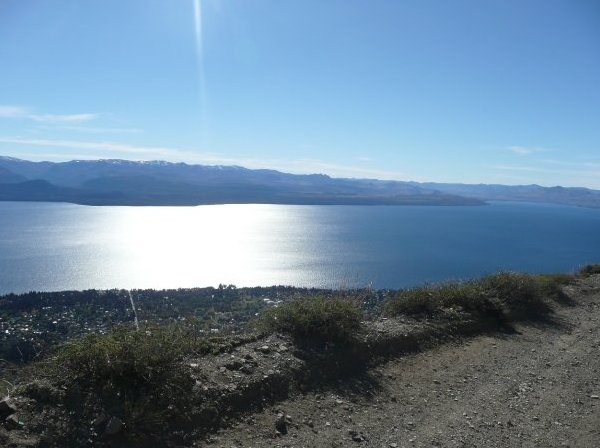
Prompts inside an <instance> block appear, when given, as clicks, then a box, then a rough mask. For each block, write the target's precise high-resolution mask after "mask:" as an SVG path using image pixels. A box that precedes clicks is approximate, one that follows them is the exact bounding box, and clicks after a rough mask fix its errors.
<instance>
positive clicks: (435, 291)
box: [384, 281, 500, 316]
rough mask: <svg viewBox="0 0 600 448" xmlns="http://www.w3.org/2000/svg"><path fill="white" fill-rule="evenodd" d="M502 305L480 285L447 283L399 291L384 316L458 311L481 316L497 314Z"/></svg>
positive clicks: (472, 282) (386, 308)
mask: <svg viewBox="0 0 600 448" xmlns="http://www.w3.org/2000/svg"><path fill="white" fill-rule="evenodd" d="M499 308H500V307H499V304H498V303H497V301H495V300H494V298H493V296H492V295H491V294H490V293H489V292H488V291H486V290H485V289H483V287H482V285H481V283H480V282H477V281H468V282H457V283H444V284H441V285H429V286H424V287H419V288H412V289H405V290H401V291H398V293H397V294H396V296H395V297H394V298H393V299H392V300H390V301H389V302H388V303H387V304H386V306H385V308H384V313H385V314H387V315H391V316H396V315H399V314H406V315H427V316H433V315H435V314H439V313H441V312H443V311H444V310H448V309H458V310H461V311H466V312H469V313H471V314H474V315H478V316H488V315H494V316H496V315H498V313H500V310H499Z"/></svg>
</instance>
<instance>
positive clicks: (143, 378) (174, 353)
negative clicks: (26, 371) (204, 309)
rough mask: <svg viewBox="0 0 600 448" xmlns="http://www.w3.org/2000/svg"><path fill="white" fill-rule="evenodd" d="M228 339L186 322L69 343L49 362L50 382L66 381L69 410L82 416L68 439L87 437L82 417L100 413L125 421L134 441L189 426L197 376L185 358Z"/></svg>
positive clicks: (215, 348)
mask: <svg viewBox="0 0 600 448" xmlns="http://www.w3.org/2000/svg"><path fill="white" fill-rule="evenodd" d="M221 339H226V338H221ZM226 343H227V341H217V340H213V339H210V340H209V339H205V338H203V337H202V335H201V334H200V333H199V332H197V331H196V330H195V328H194V327H190V326H183V325H170V326H163V327H160V326H147V327H143V328H142V329H141V330H140V331H135V330H134V329H131V328H117V329H115V330H113V331H111V332H110V333H108V334H105V335H96V334H92V335H88V336H85V337H83V338H80V339H78V340H75V341H73V342H69V343H66V344H65V345H63V346H62V347H60V348H59V349H57V352H56V353H55V355H54V356H52V357H51V358H50V359H48V360H47V361H46V372H47V374H48V376H49V377H50V379H51V382H52V383H53V384H56V385H57V386H58V387H61V385H62V388H63V389H64V390H65V391H66V392H67V395H66V397H65V401H64V403H65V405H66V408H67V409H68V410H69V411H70V414H71V415H73V416H76V417H77V419H78V421H74V422H72V423H71V424H70V425H68V427H69V432H70V433H69V434H68V435H65V437H67V439H65V440H68V442H69V443H70V444H73V443H74V442H73V441H74V440H79V439H81V438H82V437H87V435H86V433H85V428H84V427H83V426H81V425H80V424H79V423H80V421H83V420H85V419H88V420H93V419H94V418H95V417H97V416H98V415H101V414H105V415H111V416H117V417H119V418H120V419H121V420H122V421H123V422H125V424H126V425H127V428H128V430H127V432H126V434H124V437H126V438H127V440H128V441H129V442H131V444H135V443H140V442H139V441H140V440H146V441H149V440H157V438H160V437H164V436H165V431H164V427H165V426H171V427H174V428H177V427H181V426H182V425H187V422H188V421H189V417H188V416H189V415H190V414H191V412H192V410H193V406H194V403H193V394H192V390H193V386H194V379H193V378H192V377H191V375H190V374H189V371H188V370H189V366H188V365H187V364H186V363H185V362H184V360H185V359H187V358H188V357H193V356H201V355H203V354H206V353H209V352H213V351H218V350H219V349H220V347H221V346H222V345H223V344H226ZM134 441H135V443H134ZM144 443H146V442H144ZM148 443H149V442H148ZM142 445H143V444H142ZM65 446H68V444H67V445H65ZM71 446H73V445H71ZM124 446H126V445H124ZM129 446H131V445H129ZM143 446H145V445H143Z"/></svg>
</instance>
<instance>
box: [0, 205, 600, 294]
mask: <svg viewBox="0 0 600 448" xmlns="http://www.w3.org/2000/svg"><path fill="white" fill-rule="evenodd" d="M599 229H600V210H591V209H584V208H575V207H567V206H557V205H548V204H523V203H506V202H504V203H503V202H497V203H492V204H490V205H487V206H480V207H463V206H457V207H443V206H441V207H434V206H288V205H216V206H199V207H88V206H79V205H73V204H62V203H27V202H0V293H8V292H25V291H30V290H37V291H42V290H43V291H56V290H65V289H89V288H102V289H106V288H127V289H132V288H179V287H194V286H211V285H212V286H217V285H218V284H219V283H223V284H235V285H236V286H238V287H242V286H268V285H293V286H316V287H335V288H338V287H341V288H350V287H361V286H366V285H372V286H373V287H375V288H398V287H405V286H411V285H416V284H421V283H424V282H437V281H442V280H448V279H465V278H469V277H474V276H479V275H482V274H486V273H490V272H494V271H497V270H519V271H527V272H548V271H564V272H571V271H573V270H576V269H578V268H579V267H581V266H582V265H583V264H585V263H589V262H598V261H600V230H599Z"/></svg>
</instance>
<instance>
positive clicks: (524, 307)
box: [384, 272, 572, 321]
mask: <svg viewBox="0 0 600 448" xmlns="http://www.w3.org/2000/svg"><path fill="white" fill-rule="evenodd" d="M571 279H572V277H571V276H568V275H563V274H553V275H548V276H539V277H538V276H532V275H527V274H518V273H513V272H501V273H498V274H493V275H489V276H487V277H483V278H481V279H479V280H471V281H466V282H457V283H445V284H441V285H437V286H424V287H419V288H412V289H405V290H401V291H398V293H397V294H396V295H395V296H394V298H392V299H391V300H390V301H388V303H387V304H386V306H385V308H384V313H385V314H387V315H390V316H397V315H400V314H404V315H427V316H433V315H436V314H442V313H444V312H445V311H447V310H449V309H456V308H458V309H459V310H461V311H465V312H467V313H469V314H471V315H473V316H475V317H478V318H482V317H484V318H494V319H496V320H498V321H503V320H505V319H507V318H515V317H533V316H536V315H538V314H539V315H541V314H545V313H547V312H549V311H550V309H549V307H548V305H547V304H546V302H545V301H544V298H546V297H552V298H555V299H559V298H562V296H561V295H560V294H562V291H561V289H560V286H561V285H563V284H566V283H568V281H571Z"/></svg>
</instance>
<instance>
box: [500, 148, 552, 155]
mask: <svg viewBox="0 0 600 448" xmlns="http://www.w3.org/2000/svg"><path fill="white" fill-rule="evenodd" d="M506 149H507V150H508V151H510V152H512V153H513V154H518V155H520V156H525V155H528V154H535V153H538V152H546V151H548V150H547V149H545V148H540V147H537V146H509V147H507V148H506Z"/></svg>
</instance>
